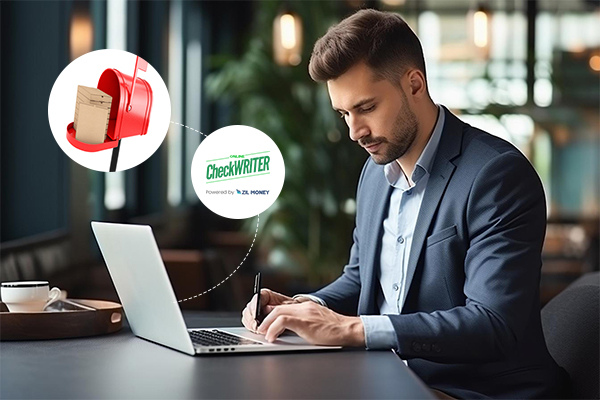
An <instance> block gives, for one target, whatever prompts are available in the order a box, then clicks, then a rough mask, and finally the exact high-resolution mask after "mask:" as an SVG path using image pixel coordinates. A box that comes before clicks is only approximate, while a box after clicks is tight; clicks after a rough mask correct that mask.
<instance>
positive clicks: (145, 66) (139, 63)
mask: <svg viewBox="0 0 600 400" xmlns="http://www.w3.org/2000/svg"><path fill="white" fill-rule="evenodd" d="M137 67H138V68H139V69H141V70H142V71H144V72H146V70H147V69H148V61H146V60H144V59H142V58H140V57H138V59H137Z"/></svg>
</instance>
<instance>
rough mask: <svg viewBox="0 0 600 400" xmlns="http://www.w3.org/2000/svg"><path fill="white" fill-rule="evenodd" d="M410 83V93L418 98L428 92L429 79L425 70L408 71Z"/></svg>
mask: <svg viewBox="0 0 600 400" xmlns="http://www.w3.org/2000/svg"><path fill="white" fill-rule="evenodd" d="M406 75H407V79H408V85H409V87H410V94H412V95H413V96H414V97H416V98H421V97H423V95H426V94H427V81H426V80H425V76H424V75H423V72H421V71H420V70H418V69H411V70H409V71H408V72H407V73H406Z"/></svg>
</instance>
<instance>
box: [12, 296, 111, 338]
mask: <svg viewBox="0 0 600 400" xmlns="http://www.w3.org/2000/svg"><path fill="white" fill-rule="evenodd" d="M69 300H72V301H74V302H77V303H80V304H83V305H86V306H88V307H92V308H94V309H95V310H94V311H91V310H77V311H40V312H8V309H7V308H6V306H5V305H4V304H3V303H0V308H1V312H0V340H40V339H62V338H74V337H83V336H94V335H103V334H106V333H113V332H116V331H118V330H119V329H121V325H122V321H123V307H121V305H120V304H118V303H113V302H111V301H103V300H79V299H69Z"/></svg>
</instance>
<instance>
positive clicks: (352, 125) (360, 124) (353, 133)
mask: <svg viewBox="0 0 600 400" xmlns="http://www.w3.org/2000/svg"><path fill="white" fill-rule="evenodd" d="M346 121H347V122H348V128H349V134H350V139H352V140H353V141H355V142H356V141H358V140H359V139H360V138H362V137H364V136H367V135H369V128H368V126H367V125H366V124H365V123H364V121H363V120H362V118H357V117H356V116H354V115H352V114H350V115H348V116H347V117H346Z"/></svg>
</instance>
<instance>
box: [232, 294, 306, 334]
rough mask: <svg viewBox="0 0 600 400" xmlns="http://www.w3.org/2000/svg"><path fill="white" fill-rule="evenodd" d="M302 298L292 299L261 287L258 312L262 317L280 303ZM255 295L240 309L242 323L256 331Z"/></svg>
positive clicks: (250, 329)
mask: <svg viewBox="0 0 600 400" xmlns="http://www.w3.org/2000/svg"><path fill="white" fill-rule="evenodd" d="M302 300H304V299H298V300H294V299H292V298H291V297H288V296H285V295H283V294H280V293H277V292H274V291H272V290H269V289H261V290H260V313H261V315H262V316H263V317H265V316H266V315H268V314H269V313H270V312H271V311H272V310H273V308H275V307H276V306H280V305H282V304H293V303H300V302H301V301H302ZM255 312H256V295H254V296H252V299H251V300H250V302H249V303H248V304H246V308H244V310H243V311H242V324H244V326H245V327H246V329H248V330H249V331H252V332H254V333H256V329H257V326H256V315H254V313H255Z"/></svg>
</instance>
